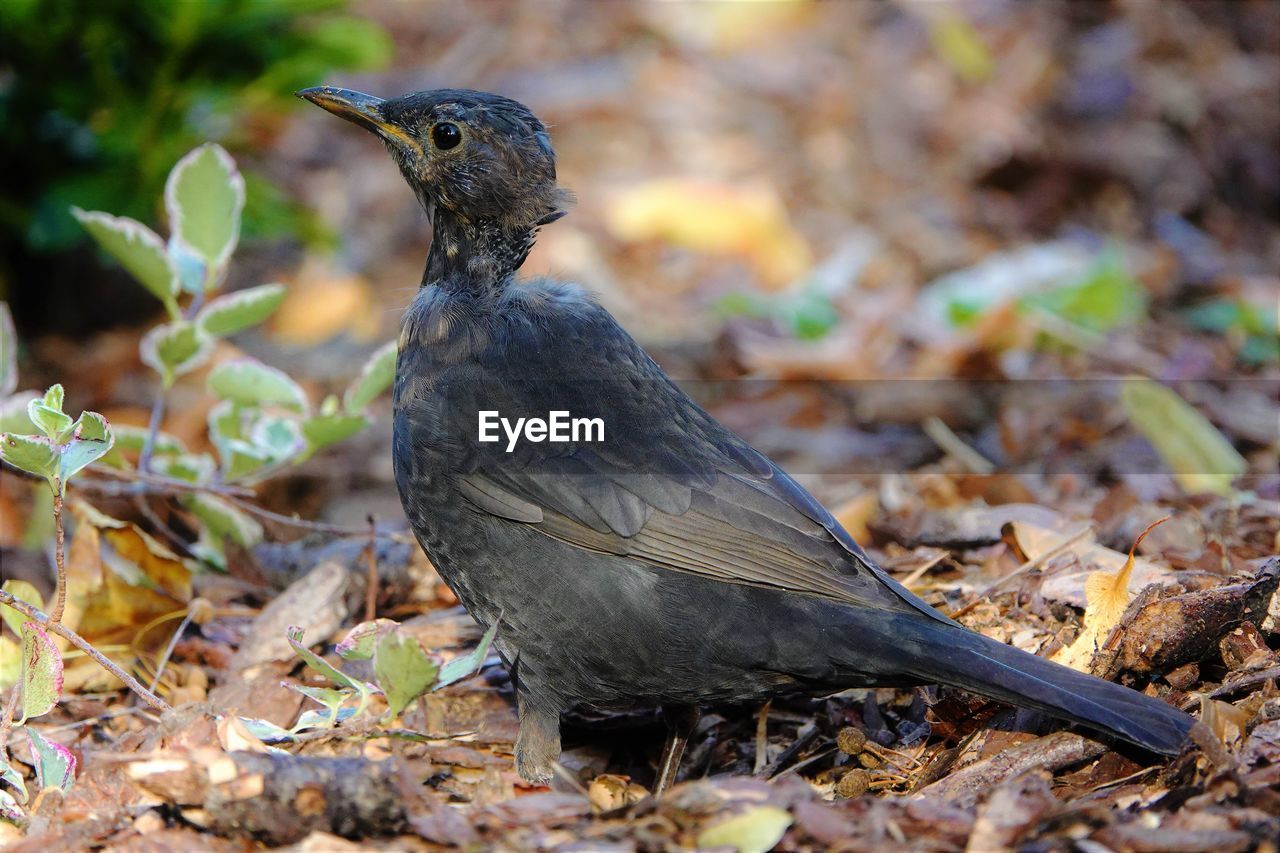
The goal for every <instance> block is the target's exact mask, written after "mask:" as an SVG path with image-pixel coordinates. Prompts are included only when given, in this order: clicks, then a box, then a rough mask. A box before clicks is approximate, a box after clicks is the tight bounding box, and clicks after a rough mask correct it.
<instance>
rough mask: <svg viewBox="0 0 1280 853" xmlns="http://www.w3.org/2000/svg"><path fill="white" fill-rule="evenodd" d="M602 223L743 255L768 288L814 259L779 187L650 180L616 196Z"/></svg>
mask: <svg viewBox="0 0 1280 853" xmlns="http://www.w3.org/2000/svg"><path fill="white" fill-rule="evenodd" d="M606 224H607V226H608V228H609V230H610V232H611V233H612V234H613V235H614V236H615V237H617V238H618V239H620V240H624V241H627V242H637V243H639V242H647V241H658V242H665V243H671V244H673V245H676V246H681V247H683V248H685V249H689V250H691V251H695V252H706V253H708V254H715V255H728V256H737V257H743V258H746V259H747V260H748V261H749V262H750V263H751V265H752V267H753V269H755V271H756V273H757V275H758V276H759V277H760V280H761V283H763V284H765V285H766V286H768V287H772V288H778V287H782V286H784V285H786V284H789V283H791V282H793V281H795V280H796V279H797V278H799V277H800V276H802V275H803V274H804V273H805V272H807V271H808V270H809V268H810V266H811V264H812V262H813V256H812V253H811V251H810V249H809V245H808V243H806V242H805V240H804V238H803V237H801V236H800V234H799V233H797V232H796V231H795V229H793V228H792V227H791V224H790V222H789V221H788V219H787V213H786V210H785V209H784V208H783V206H782V202H781V201H780V200H779V199H778V196H777V193H775V192H774V191H773V190H772V189H771V188H769V187H765V186H758V185H757V186H747V187H737V186H731V185H728V184H713V183H705V182H699V181H692V180H660V181H649V182H647V183H643V184H640V185H639V186H636V187H633V188H631V189H630V190H627V191H626V192H624V193H622V194H620V195H618V196H617V197H616V198H614V199H613V201H612V203H611V204H610V205H609V208H608V210H607V211H606Z"/></svg>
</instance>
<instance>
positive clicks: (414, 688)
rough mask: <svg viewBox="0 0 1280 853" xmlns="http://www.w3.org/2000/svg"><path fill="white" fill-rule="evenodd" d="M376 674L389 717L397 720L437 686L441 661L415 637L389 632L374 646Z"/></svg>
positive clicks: (398, 632)
mask: <svg viewBox="0 0 1280 853" xmlns="http://www.w3.org/2000/svg"><path fill="white" fill-rule="evenodd" d="M373 674H374V676H375V677H376V678H377V679H378V684H379V685H380V686H381V687H382V692H383V694H384V695H385V696H386V697H387V713H388V714H389V715H390V716H391V718H392V719H395V718H396V717H398V716H400V713H401V712H402V711H403V710H404V709H405V708H407V707H408V706H409V703H410V702H412V701H413V700H414V699H417V698H418V697H419V696H421V695H422V694H423V693H426V692H427V690H428V689H430V687H431V685H432V684H434V683H435V681H436V677H437V676H438V675H439V674H440V661H439V659H437V658H434V657H432V656H431V655H429V654H427V651H426V649H424V648H422V644H421V643H419V642H418V640H417V638H416V637H412V636H409V635H408V634H404V633H401V632H400V631H388V632H387V633H385V634H383V635H382V636H381V637H380V638H378V643H377V645H376V646H374V649H373Z"/></svg>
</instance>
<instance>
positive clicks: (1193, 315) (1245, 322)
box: [1186, 299, 1280, 364]
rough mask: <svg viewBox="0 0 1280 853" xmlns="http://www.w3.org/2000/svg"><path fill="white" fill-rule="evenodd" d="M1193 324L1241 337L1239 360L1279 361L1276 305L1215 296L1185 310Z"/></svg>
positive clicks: (1257, 362)
mask: <svg viewBox="0 0 1280 853" xmlns="http://www.w3.org/2000/svg"><path fill="white" fill-rule="evenodd" d="M1186 317H1187V320H1188V321H1189V322H1190V323H1191V324H1192V325H1193V326H1195V327H1197V328H1200V329H1204V330H1206V331H1210V332H1216V333H1218V334H1221V335H1226V336H1228V337H1230V338H1235V339H1237V340H1239V341H1240V349H1239V356H1240V360H1241V361H1244V362H1246V363H1250V364H1269V363H1275V362H1277V361H1280V315H1278V314H1277V312H1276V310H1275V306H1274V305H1272V306H1270V307H1269V308H1268V307H1265V306H1261V305H1255V304H1253V303H1251V302H1248V301H1246V300H1244V299H1214V300H1212V301H1210V302H1205V303H1203V304H1201V305H1197V306H1196V307H1194V308H1192V309H1190V310H1189V311H1187V314H1186Z"/></svg>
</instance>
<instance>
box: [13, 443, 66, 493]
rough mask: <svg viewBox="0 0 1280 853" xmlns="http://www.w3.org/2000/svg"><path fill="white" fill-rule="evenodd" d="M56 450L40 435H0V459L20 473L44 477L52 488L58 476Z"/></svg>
mask: <svg viewBox="0 0 1280 853" xmlns="http://www.w3.org/2000/svg"><path fill="white" fill-rule="evenodd" d="M58 455H59V454H58V449H57V448H56V447H54V445H53V442H52V441H50V440H49V439H47V438H45V437H44V436H40V435H14V434H13V433H5V434H4V435H0V459H3V460H4V461H5V462H8V463H9V464H10V465H12V466H13V467H15V468H17V469H18V470H20V471H26V472H27V473H28V474H34V475H36V476H37V477H44V478H46V479H48V480H49V484H50V485H51V486H52V485H53V481H54V480H55V479H57V476H58Z"/></svg>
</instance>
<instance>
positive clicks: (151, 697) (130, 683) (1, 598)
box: [0, 589, 169, 712]
mask: <svg viewBox="0 0 1280 853" xmlns="http://www.w3.org/2000/svg"><path fill="white" fill-rule="evenodd" d="M0 604H7V605H8V606H10V607H12V608H13V609H14V610H16V611H18V612H19V613H21V614H23V615H24V616H26V617H27V618H28V619H31V620H32V621H34V622H36V623H37V624H39V625H40V626H42V627H44V628H46V629H48V630H49V631H52V632H53V633H55V634H57V635H58V636H59V637H62V638H63V639H64V640H67V641H68V642H70V643H71V644H72V645H74V646H75V647H76V648H78V649H80V651H82V652H84V653H85V654H86V655H88V656H89V657H91V658H93V659H94V660H95V661H97V662H98V665H99V666H101V667H102V668H103V669H105V670H106V671H107V672H109V673H111V674H112V675H114V676H115V677H116V678H118V679H120V680H121V681H123V682H124V683H125V685H126V686H127V687H128V688H129V689H130V690H132V691H133V692H134V693H136V694H138V697H139V698H141V699H142V701H144V702H146V703H147V704H148V705H150V706H151V707H152V708H155V709H156V710H157V711H160V712H164V711H168V710H169V705H168V703H166V702H165V701H164V700H163V699H161V698H160V697H159V696H157V695H155V694H154V693H152V692H151V691H150V690H148V689H147V688H145V687H143V686H142V685H141V684H140V683H139V682H138V680H137V679H136V678H134V677H133V676H132V675H130V674H129V673H127V672H125V671H124V670H123V669H121V668H120V667H119V666H118V665H117V664H115V663H114V662H112V661H110V660H108V659H107V658H106V657H105V656H103V654H102V652H100V651H98V650H97V649H95V648H94V647H93V645H92V644H90V642H89V641H88V640H86V639H85V638H84V637H81V636H80V635H79V634H77V633H76V632H75V631H72V630H71V629H70V628H68V627H67V626H66V625H63V624H61V623H60V622H54V621H53V620H52V619H50V618H49V616H48V615H47V614H45V613H43V612H41V611H40V610H39V609H37V608H36V607H35V606H33V605H31V604H28V603H27V602H25V601H23V600H22V599H21V598H15V597H14V596H13V595H12V594H11V593H9V592H6V591H5V590H3V589H0Z"/></svg>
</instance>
